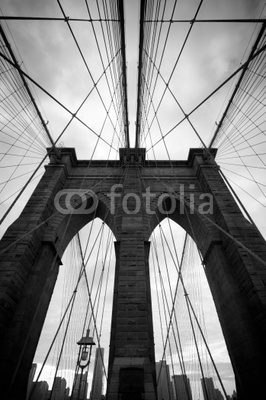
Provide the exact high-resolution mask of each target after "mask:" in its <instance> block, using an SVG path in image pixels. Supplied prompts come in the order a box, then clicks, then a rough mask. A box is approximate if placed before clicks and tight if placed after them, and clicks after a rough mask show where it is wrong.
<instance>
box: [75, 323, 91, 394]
mask: <svg viewBox="0 0 266 400" xmlns="http://www.w3.org/2000/svg"><path fill="white" fill-rule="evenodd" d="M77 344H78V345H79V346H80V350H79V355H78V367H79V368H80V369H81V374H80V379H79V387H78V396H77V400H83V399H84V393H83V396H82V398H80V390H81V382H82V377H83V370H84V369H85V368H87V367H88V366H89V364H90V359H91V351H92V346H94V345H95V343H94V341H93V338H92V337H91V336H90V330H89V329H88V330H87V333H86V336H83V337H82V338H81V339H80V340H79V341H78V342H77ZM74 389H75V388H73V390H74ZM85 390H86V384H85Z"/></svg>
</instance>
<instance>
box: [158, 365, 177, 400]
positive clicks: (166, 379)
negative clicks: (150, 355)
mask: <svg viewBox="0 0 266 400" xmlns="http://www.w3.org/2000/svg"><path fill="white" fill-rule="evenodd" d="M156 379H157V395H158V400H173V387H172V382H171V379H170V373H169V365H167V364H166V361H165V360H162V361H158V362H156Z"/></svg>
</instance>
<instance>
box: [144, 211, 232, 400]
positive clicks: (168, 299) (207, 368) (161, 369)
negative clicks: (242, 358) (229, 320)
mask: <svg viewBox="0 0 266 400" xmlns="http://www.w3.org/2000/svg"><path fill="white" fill-rule="evenodd" d="M175 219H179V221H181V223H182V226H183V227H182V226H181V224H178V223H177V221H174V218H167V217H163V215H162V214H161V216H160V220H159V221H158V220H157V221H158V225H157V226H156V227H155V229H154V230H153V232H152V234H151V237H150V241H151V247H150V256H149V265H150V276H151V293H152V309H153V325H154V340H155V355H156V376H157V385H158V399H159V400H161V399H162V398H171V397H172V396H174V398H175V397H177V396H178V395H180V393H181V392H179V391H178V390H179V389H180V388H181V389H180V390H181V391H182V390H183V391H184V393H183V395H185V394H186V396H187V397H185V398H188V399H190V398H191V397H189V396H192V398H194V397H195V396H198V397H199V396H200V398H203V393H204V382H203V379H206V378H211V379H209V382H213V384H214V388H215V389H217V390H218V391H220V392H221V393H223V388H222V387H221V385H220V382H219V379H218V378H217V374H216V371H215V369H214V367H213V365H212V362H211V358H210V356H209V353H208V350H207V349H206V345H205V342H204V340H206V342H207V344H208V346H209V349H210V352H211V354H212V357H213V359H214V361H215V364H216V367H217V369H218V371H219V374H220V378H221V379H222V382H223V385H224V388H225V390H226V391H227V393H231V392H233V390H235V381H234V373H233V370H232V366H231V362H230V359H229V355H228V352H227V348H226V344H225V340H224V337H223V334H222V329H221V326H220V322H219V319H218V315H217V311H216V308H215V304H214V301H213V298H212V295H211V291H210V287H209V284H208V282H207V279H206V275H205V270H204V266H203V265H202V258H201V257H200V254H199V251H198V249H197V246H196V244H195V241H194V240H193V239H192V237H191V235H189V234H188V233H187V232H186V231H185V229H184V227H186V226H188V225H186V224H188V223H187V222H186V221H185V218H183V217H182V216H178V217H176V218H175ZM190 226H191V225H190ZM194 226H195V227H196V222H194ZM190 232H191V231H190ZM194 313H195V315H194ZM198 324H199V326H198ZM201 330H202V332H201ZM203 336H204V338H205V339H203ZM206 382H208V379H206ZM198 397H197V398H198Z"/></svg>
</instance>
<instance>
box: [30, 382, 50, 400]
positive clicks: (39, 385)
mask: <svg viewBox="0 0 266 400" xmlns="http://www.w3.org/2000/svg"><path fill="white" fill-rule="evenodd" d="M48 389H49V386H48V383H47V382H46V381H40V382H33V386H32V390H33V392H32V395H31V397H30V400H47V399H48V393H49V390H48Z"/></svg>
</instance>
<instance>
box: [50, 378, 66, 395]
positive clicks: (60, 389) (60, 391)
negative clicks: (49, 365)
mask: <svg viewBox="0 0 266 400" xmlns="http://www.w3.org/2000/svg"><path fill="white" fill-rule="evenodd" d="M66 386H67V382H66V380H65V378H60V377H59V376H57V377H56V378H55V381H54V384H53V392H52V396H51V400H65V394H66Z"/></svg>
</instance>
